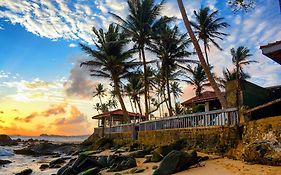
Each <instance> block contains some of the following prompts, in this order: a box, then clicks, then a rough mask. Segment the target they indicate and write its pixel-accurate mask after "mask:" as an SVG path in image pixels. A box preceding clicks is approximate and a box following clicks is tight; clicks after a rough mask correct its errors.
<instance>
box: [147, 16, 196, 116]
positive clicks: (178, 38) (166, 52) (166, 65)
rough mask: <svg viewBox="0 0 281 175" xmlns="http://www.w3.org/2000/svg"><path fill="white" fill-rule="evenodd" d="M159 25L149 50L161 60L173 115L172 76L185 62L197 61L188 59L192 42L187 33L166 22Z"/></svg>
mask: <svg viewBox="0 0 281 175" xmlns="http://www.w3.org/2000/svg"><path fill="white" fill-rule="evenodd" d="M160 20H161V19H160ZM159 25H161V27H158V28H157V30H156V31H155V35H154V36H153V39H152V41H151V43H150V44H149V48H148V50H150V51H151V52H153V53H155V54H156V55H157V57H158V58H159V59H160V61H161V71H162V73H163V77H164V80H165V85H166V89H167V95H168V103H169V105H168V111H169V115H170V116H172V115H173V113H172V103H171V89H170V77H171V75H172V73H173V72H174V71H175V70H177V69H178V68H180V69H182V68H183V67H184V66H183V65H182V64H183V63H194V62H195V61H193V60H189V59H186V57H188V56H189V55H190V53H189V52H188V51H187V50H186V49H187V47H188V45H189V43H190V40H189V39H188V38H187V35H186V34H181V33H180V32H179V30H178V27H177V26H174V27H172V28H170V26H169V25H168V24H167V23H166V22H163V23H161V24H159Z"/></svg>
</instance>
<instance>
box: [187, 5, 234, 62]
mask: <svg viewBox="0 0 281 175" xmlns="http://www.w3.org/2000/svg"><path fill="white" fill-rule="evenodd" d="M194 15H195V21H191V22H190V24H191V26H192V27H193V28H194V33H195V34H196V35H197V38H198V39H199V40H201V41H202V42H203V45H204V52H205V56H206V61H207V64H208V65H209V59H208V53H207V50H208V51H210V44H209V43H212V44H213V45H214V46H215V47H216V48H218V49H219V50H222V48H221V47H220V46H219V44H218V43H217V42H216V41H215V39H220V40H223V36H227V35H228V34H226V33H223V32H221V31H220V30H221V29H224V28H226V27H228V26H229V24H227V23H226V22H223V20H224V18H218V17H217V16H218V10H216V11H213V12H211V11H210V8H209V7H204V8H203V7H201V8H200V9H199V10H198V11H194Z"/></svg>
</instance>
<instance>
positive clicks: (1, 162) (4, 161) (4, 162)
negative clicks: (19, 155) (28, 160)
mask: <svg viewBox="0 0 281 175" xmlns="http://www.w3.org/2000/svg"><path fill="white" fill-rule="evenodd" d="M9 163H12V161H10V160H1V159H0V165H5V164H9Z"/></svg>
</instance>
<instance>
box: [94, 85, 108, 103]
mask: <svg viewBox="0 0 281 175" xmlns="http://www.w3.org/2000/svg"><path fill="white" fill-rule="evenodd" d="M105 92H106V89H104V88H103V84H101V83H99V84H98V85H97V86H96V91H95V92H94V97H96V96H98V98H99V100H100V104H101V105H102V104H103V103H102V100H101V98H102V97H104V96H105V95H106V94H105Z"/></svg>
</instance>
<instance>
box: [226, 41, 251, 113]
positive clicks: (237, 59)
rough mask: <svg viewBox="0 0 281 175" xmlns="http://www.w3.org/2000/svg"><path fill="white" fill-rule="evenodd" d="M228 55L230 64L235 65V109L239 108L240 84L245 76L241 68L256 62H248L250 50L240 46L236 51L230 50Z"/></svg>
mask: <svg viewBox="0 0 281 175" xmlns="http://www.w3.org/2000/svg"><path fill="white" fill-rule="evenodd" d="M230 53H231V56H232V63H233V64H234V65H235V72H236V80H237V93H236V103H237V107H238V108H239V107H240V89H241V88H240V86H241V85H240V84H241V82H240V81H241V79H242V77H244V76H245V75H246V74H245V72H244V71H243V66H244V65H248V64H251V63H253V62H256V61H252V60H248V58H249V57H250V56H252V54H250V50H249V49H248V48H247V47H244V46H240V47H238V48H237V49H234V48H232V49H230Z"/></svg>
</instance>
